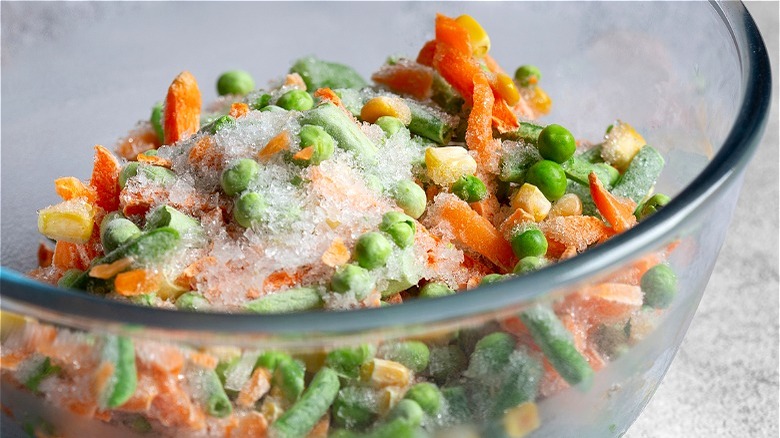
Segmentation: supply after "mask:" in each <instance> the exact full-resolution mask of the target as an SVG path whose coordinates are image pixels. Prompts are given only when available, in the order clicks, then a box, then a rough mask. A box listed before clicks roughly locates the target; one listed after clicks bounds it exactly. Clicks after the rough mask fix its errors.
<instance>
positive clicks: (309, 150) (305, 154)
mask: <svg viewBox="0 0 780 438" xmlns="http://www.w3.org/2000/svg"><path fill="white" fill-rule="evenodd" d="M313 156H314V146H306V147H305V148H303V149H301V150H299V151H298V152H296V153H295V155H293V159H295V160H302V161H305V160H311V157H313Z"/></svg>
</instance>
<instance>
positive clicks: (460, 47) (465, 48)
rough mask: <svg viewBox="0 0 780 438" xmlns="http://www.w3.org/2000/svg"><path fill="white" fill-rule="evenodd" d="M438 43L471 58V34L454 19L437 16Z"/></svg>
mask: <svg viewBox="0 0 780 438" xmlns="http://www.w3.org/2000/svg"><path fill="white" fill-rule="evenodd" d="M436 41H437V42H438V43H439V44H445V45H447V46H449V47H451V48H453V49H455V50H457V51H458V52H460V53H462V54H464V55H466V56H469V57H471V41H470V39H469V32H468V30H466V29H465V28H464V27H463V26H461V25H460V24H459V23H458V22H457V21H455V20H454V19H452V18H450V17H447V16H445V15H442V14H436Z"/></svg>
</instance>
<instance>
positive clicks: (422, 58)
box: [417, 40, 436, 67]
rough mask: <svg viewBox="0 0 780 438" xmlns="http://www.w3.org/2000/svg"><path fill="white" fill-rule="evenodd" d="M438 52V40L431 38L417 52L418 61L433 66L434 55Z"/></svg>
mask: <svg viewBox="0 0 780 438" xmlns="http://www.w3.org/2000/svg"><path fill="white" fill-rule="evenodd" d="M435 53H436V40H430V41H428V42H426V43H425V45H423V47H422V49H420V53H418V54H417V63H418V64H422V65H427V66H428V67H433V55H434V54H435Z"/></svg>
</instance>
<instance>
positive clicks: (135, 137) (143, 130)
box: [115, 122, 161, 160]
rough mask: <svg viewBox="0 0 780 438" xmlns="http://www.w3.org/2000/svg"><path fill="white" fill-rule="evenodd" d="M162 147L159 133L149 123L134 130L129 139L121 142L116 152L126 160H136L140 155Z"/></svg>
mask: <svg viewBox="0 0 780 438" xmlns="http://www.w3.org/2000/svg"><path fill="white" fill-rule="evenodd" d="M160 146H161V145H160V139H159V138H158V137H157V132H155V131H154V128H152V124H151V123H148V122H147V123H144V124H141V125H140V126H139V127H137V128H135V129H133V130H132V131H130V133H129V134H127V137H125V138H124V139H122V140H120V142H119V144H118V145H117V147H116V149H115V151H116V153H117V155H119V156H120V157H122V158H124V159H126V160H134V159H135V157H137V156H138V154H140V153H142V152H146V151H148V150H150V149H157V148H159V147H160Z"/></svg>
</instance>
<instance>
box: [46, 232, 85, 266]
mask: <svg viewBox="0 0 780 438" xmlns="http://www.w3.org/2000/svg"><path fill="white" fill-rule="evenodd" d="M80 246H81V245H78V244H76V243H70V242H66V241H64V240H60V241H58V242H57V244H56V245H54V254H53V255H52V260H51V262H52V264H53V265H54V267H55V268H57V269H60V270H62V271H67V270H68V269H81V270H84V269H86V268H87V266H89V260H85V257H82V251H80Z"/></svg>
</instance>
